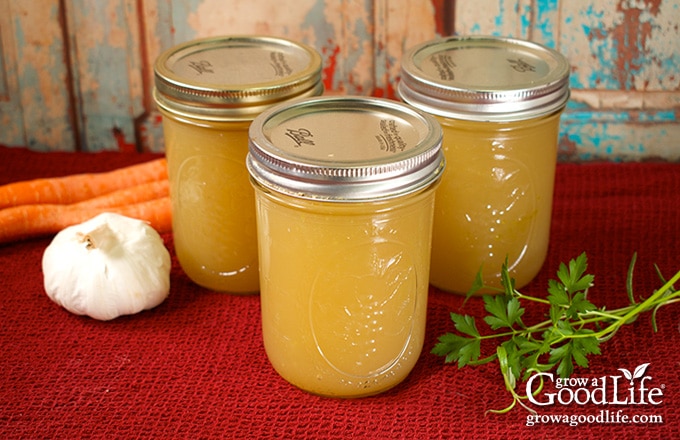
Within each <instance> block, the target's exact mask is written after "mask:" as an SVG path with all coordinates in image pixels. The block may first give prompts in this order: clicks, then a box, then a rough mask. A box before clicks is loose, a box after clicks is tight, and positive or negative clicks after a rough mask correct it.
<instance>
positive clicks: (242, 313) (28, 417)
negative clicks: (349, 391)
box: [0, 148, 680, 439]
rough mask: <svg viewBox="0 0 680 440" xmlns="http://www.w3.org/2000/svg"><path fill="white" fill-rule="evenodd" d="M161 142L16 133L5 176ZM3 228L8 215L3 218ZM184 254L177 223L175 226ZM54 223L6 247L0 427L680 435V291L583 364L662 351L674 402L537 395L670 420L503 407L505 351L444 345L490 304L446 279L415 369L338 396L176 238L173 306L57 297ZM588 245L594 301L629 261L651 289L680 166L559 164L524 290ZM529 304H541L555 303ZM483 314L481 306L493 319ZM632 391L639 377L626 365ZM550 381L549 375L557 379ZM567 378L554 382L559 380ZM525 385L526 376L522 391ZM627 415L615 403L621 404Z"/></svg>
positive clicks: (120, 432)
mask: <svg viewBox="0 0 680 440" xmlns="http://www.w3.org/2000/svg"><path fill="white" fill-rule="evenodd" d="M153 157H156V156H153V155H144V154H142V155H135V154H120V153H96V154H73V153H34V152H29V151H27V150H25V149H16V148H12V149H8V148H0V184H4V183H8V182H12V181H16V180H24V179H30V178H36V177H46V176H58V175H64V174H70V173H77V172H86V171H87V172H97V171H106V170H110V169H113V168H117V167H121V166H124V165H128V164H131V163H134V162H140V161H144V160H149V159H151V158H153ZM0 227H1V226H0ZM164 239H165V242H166V245H167V246H168V248H169V249H171V253H172V236H171V234H167V235H165V236H164ZM49 241H50V238H49V237H45V238H40V239H34V240H29V241H24V242H21V243H14V244H10V245H4V246H0V297H1V298H2V300H1V301H0V304H1V305H0V372H1V373H0V438H3V439H13V438H17V439H19V438H20V439H29V438H52V439H57V438H68V439H72V438H105V439H117V438H125V439H128V438H131V439H134V438H168V439H169V438H173V439H185V438H186V439H189V438H191V439H198V438H231V439H240V438H243V439H246V438H247V439H253V438H261V439H267V438H272V439H293V438H295V439H302V438H315V439H326V438H327V439H335V438H337V439H341V438H371V439H402V438H403V439H415V438H418V439H424V438H480V439H481V438H488V439H511V438H558V437H559V438H603V437H605V436H611V435H616V436H617V437H621V438H638V439H647V438H680V422H679V421H680V411H679V409H680V374H678V370H679V368H680V355H679V354H678V347H680V304H674V305H671V306H668V307H667V308H664V309H662V310H661V311H660V312H659V314H658V316H657V320H658V332H657V333H654V332H653V330H652V327H651V325H650V319H649V315H645V316H644V317H642V318H641V319H638V320H637V321H636V322H634V323H632V324H630V325H627V326H625V327H623V328H622V329H621V330H620V332H619V333H617V334H616V336H614V338H613V339H611V340H610V341H608V342H606V343H603V344H602V346H601V347H602V354H601V355H599V356H591V357H590V367H589V368H587V369H585V368H577V369H576V371H575V373H574V376H575V377H576V376H578V377H586V378H588V379H592V378H600V377H603V376H607V377H608V376H617V375H618V376H622V372H621V371H619V370H618V369H619V368H625V369H627V370H630V371H633V369H635V367H637V366H638V365H641V364H644V363H649V364H650V365H649V367H648V368H647V370H646V375H648V376H650V377H651V378H650V379H649V380H648V382H647V383H646V385H647V386H648V387H650V388H651V387H657V388H660V389H661V391H662V393H663V396H662V398H661V399H660V400H662V402H661V403H660V404H658V405H650V404H647V405H634V404H630V403H629V404H627V405H623V404H621V405H614V404H608V405H596V404H593V403H591V402H587V403H585V404H582V405H579V404H576V403H571V404H568V405H563V404H559V403H556V404H553V405H547V406H543V407H538V406H534V408H535V409H536V410H537V411H538V413H539V414H540V415H550V414H552V415H567V416H574V417H578V416H579V415H581V416H584V417H585V416H587V415H593V416H594V415H597V414H600V411H609V413H611V414H615V413H617V412H619V413H623V414H626V415H628V416H630V417H632V416H634V415H643V416H650V415H655V416H660V417H662V418H663V421H662V423H651V422H647V423H630V424H623V423H611V420H610V423H604V422H602V421H600V422H597V421H592V422H591V423H587V422H586V423H583V424H579V425H578V426H570V425H569V424H564V423H553V422H547V420H545V422H546V423H537V424H535V425H534V426H527V416H528V414H529V413H528V412H527V411H525V410H524V409H522V408H520V407H517V408H515V409H513V410H512V411H510V412H509V413H507V414H502V415H496V414H491V413H487V412H486V411H487V410H489V409H501V408H504V407H505V406H507V405H508V404H509V403H510V402H511V398H510V395H509V394H508V393H507V392H506V390H505V388H504V384H503V379H502V377H501V375H500V372H499V370H498V367H497V365H496V364H486V365H483V366H479V367H465V368H463V369H460V370H459V369H458V368H457V366H456V365H455V364H445V363H444V362H443V359H442V358H440V357H437V356H434V355H432V354H430V353H429V350H430V349H431V348H432V346H433V345H434V344H435V342H436V338H437V337H438V336H439V335H441V334H443V333H445V332H447V331H452V330H453V324H452V323H451V321H450V319H449V313H450V312H451V311H455V312H459V313H467V314H471V315H475V316H482V314H483V311H484V310H483V304H482V302H481V300H479V299H471V300H470V301H468V302H467V303H465V304H463V299H462V298H461V297H459V296H454V295H451V294H446V293H442V292H439V291H436V290H434V289H432V290H431V292H430V299H429V309H428V327H427V334H426V341H425V349H424V350H423V353H422V355H421V358H420V359H419V362H418V364H417V365H416V367H415V369H414V370H413V371H412V373H411V374H410V376H409V377H408V378H407V379H406V380H405V381H404V382H403V383H402V384H401V385H399V386H397V387H396V388H394V389H392V390H390V391H388V392H386V393H384V394H381V395H378V396H375V397H370V398H363V399H356V400H340V399H328V398H323V397H317V396H313V395H309V394H307V393H305V392H303V391H300V390H298V389H296V388H294V387H293V386H291V385H289V384H288V383H287V382H286V381H284V380H283V379H281V378H280V377H279V376H278V375H277V374H276V373H275V372H274V370H273V369H272V368H271V367H270V365H269V363H268V360H267V357H266V354H265V352H264V348H263V346H262V341H261V330H260V322H259V319H260V311H259V298H258V296H245V297H243V296H232V295H228V294H219V293H214V292H210V291H208V290H205V289H202V288H200V287H197V286H196V285H194V284H193V283H192V282H191V281H190V280H188V278H187V277H186V276H185V275H184V273H183V272H182V270H181V268H180V267H179V265H178V263H177V261H176V259H174V253H173V268H172V274H171V277H172V278H171V283H172V287H171V292H170V296H169V297H168V299H167V300H166V301H165V302H164V303H163V304H161V305H160V306H158V307H157V308H156V309H154V310H151V311H147V312H143V313H140V314H137V315H134V316H128V317H121V318H118V319H115V320H113V321H110V322H99V321H96V320H93V319H90V318H87V317H79V316H75V315H72V314H70V313H68V312H67V311H65V310H64V309H62V308H60V307H59V306H57V305H56V304H54V303H53V302H52V301H50V300H49V298H48V297H47V296H46V295H45V292H44V289H43V285H42V273H41V258H42V253H43V251H44V249H45V247H46V246H47V244H48V243H49ZM583 251H585V252H587V254H588V257H589V263H590V264H589V272H590V273H593V274H595V286H594V287H593V288H592V289H591V292H590V296H589V298H590V299H591V301H593V302H594V303H596V304H598V305H603V304H606V305H607V307H608V308H613V307H616V306H623V305H625V304H626V293H625V282H626V272H627V269H628V264H629V262H630V260H631V257H632V256H633V253H634V252H637V253H638V261H637V266H636V271H635V278H634V288H635V292H636V293H637V294H638V295H640V296H643V295H647V294H649V293H651V292H652V291H653V289H655V288H658V287H660V286H661V283H660V282H659V280H658V278H657V276H656V273H655V270H654V264H655V263H656V264H657V265H658V266H659V269H660V270H661V272H662V273H663V274H664V275H666V277H670V276H672V275H673V274H674V273H675V272H676V271H678V270H680V165H677V164H657V163H643V164H603V163H600V164H583V165H576V164H560V165H559V166H558V169H557V177H556V189H555V203H554V216H553V225H552V237H551V244H550V250H549V255H548V258H547V261H546V263H545V265H544V268H543V270H542V272H541V273H540V274H539V275H538V277H537V278H536V279H535V280H534V282H532V283H531V284H530V285H529V286H527V287H526V288H525V289H523V290H524V291H526V293H530V294H534V295H543V296H544V295H546V293H545V292H546V286H547V283H548V279H549V278H552V277H554V274H555V271H556V269H557V267H558V265H559V263H560V262H562V261H567V260H569V259H570V258H573V257H576V256H577V255H578V254H580V253H581V252H583ZM542 313H543V309H541V308H540V306H538V305H536V306H534V305H530V306H528V310H527V315H528V316H527V319H529V318H531V317H533V318H542V315H541V314H542ZM480 322H481V321H480ZM620 386H621V387H622V388H624V387H626V388H627V381H626V380H625V379H622V381H621V385H620ZM547 387H550V385H547ZM550 389H552V390H553V391H554V387H552V388H550ZM520 391H521V389H520ZM610 419H611V417H610Z"/></svg>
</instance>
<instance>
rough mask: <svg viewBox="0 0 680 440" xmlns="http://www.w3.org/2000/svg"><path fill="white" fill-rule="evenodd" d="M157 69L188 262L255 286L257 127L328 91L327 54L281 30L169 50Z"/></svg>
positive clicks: (226, 282) (194, 269)
mask: <svg viewBox="0 0 680 440" xmlns="http://www.w3.org/2000/svg"><path fill="white" fill-rule="evenodd" d="M155 74H156V88H155V90H154V98H155V100H156V103H157V104H158V107H159V109H160V111H161V113H162V115H163V131H164V140H165V151H166V155H167V158H168V174H169V179H170V196H171V199H172V209H173V235H174V246H175V250H176V253H177V258H178V260H179V263H180V265H181V266H182V269H183V270H184V272H186V274H187V275H188V276H189V278H191V279H192V280H193V281H194V282H195V283H197V284H199V285H201V286H204V287H207V288H209V289H213V290H217V291H226V292H231V293H255V292H257V291H258V290H259V274H258V270H259V269H258V256H257V240H256V237H257V234H256V228H255V197H254V193H253V188H252V186H251V185H250V180H249V177H248V172H247V170H246V167H245V159H246V155H247V153H248V127H249V126H250V123H251V121H252V120H253V118H255V116H257V115H258V114H260V113H261V112H262V111H263V110H265V109H266V108H268V107H270V106H271V105H273V104H276V103H279V102H283V101H285V100H289V99H292V98H300V97H307V96H315V95H319V94H321V93H322V91H323V85H322V83H321V57H320V56H319V54H318V53H316V52H315V51H314V50H313V49H311V48H309V47H307V46H304V45H301V44H299V43H294V42H292V41H288V40H285V39H280V38H271V37H258V36H230V37H215V38H206V39H200V40H195V41H190V42H188V43H185V44H181V45H178V46H176V47H173V48H171V49H169V50H167V51H166V52H164V53H163V54H161V56H160V57H159V58H158V60H157V61H156V65H155Z"/></svg>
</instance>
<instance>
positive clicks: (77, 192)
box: [0, 158, 168, 209]
mask: <svg viewBox="0 0 680 440" xmlns="http://www.w3.org/2000/svg"><path fill="white" fill-rule="evenodd" d="M167 178H168V169H167V163H166V160H165V158H159V159H154V160H150V161H147V162H142V163H139V164H135V165H130V166H127V167H124V168H118V169H115V170H113V171H108V172H104V173H83V174H71V175H68V176H63V177H50V178H41V179H34V180H24V181H21V182H14V183H9V184H6V185H2V186H0V209H1V208H7V207H11V206H18V205H35V204H72V203H77V202H80V201H83V200H87V199H91V198H93V197H97V196H101V195H104V194H108V193H111V192H113V191H116V190H120V189H123V188H129V187H132V186H137V185H140V184H143V183H147V182H153V181H158V180H166V179H167Z"/></svg>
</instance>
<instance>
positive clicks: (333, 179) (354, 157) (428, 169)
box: [246, 96, 444, 202]
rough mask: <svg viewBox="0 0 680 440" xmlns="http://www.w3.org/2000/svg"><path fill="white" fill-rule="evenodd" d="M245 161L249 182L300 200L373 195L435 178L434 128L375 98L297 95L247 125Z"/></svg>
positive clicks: (438, 167) (396, 192) (418, 115)
mask: <svg viewBox="0 0 680 440" xmlns="http://www.w3.org/2000/svg"><path fill="white" fill-rule="evenodd" d="M249 136H250V141H249V153H248V157H247V159H246V165H247V167H248V171H249V172H250V175H251V176H252V178H253V179H254V181H255V182H257V183H259V184H260V185H262V186H264V187H266V188H269V189H271V190H274V191H277V192H280V193H284V194H288V195H292V196H294V197H299V198H304V199H316V200H327V201H333V202H357V201H368V200H381V199H388V198H393V197H397V196H401V195H405V194H409V193H412V192H415V191H418V190H420V189H423V188H425V187H426V186H427V185H430V184H432V183H434V182H435V181H437V180H438V179H439V177H440V175H441V173H442V171H443V169H444V156H443V153H442V150H441V142H442V129H441V126H440V125H439V123H438V122H437V121H436V120H435V119H434V117H432V116H431V115H427V114H425V113H423V112H421V111H419V110H417V109H415V108H413V107H411V106H408V105H406V104H403V103H400V102H397V101H393V100H387V99H380V98H368V97H359V96H335V97H317V98H304V99H300V100H296V101H294V102H289V103H285V104H280V105H277V106H275V107H273V108H271V109H269V110H267V111H265V112H264V113H262V114H261V115H259V116H258V117H256V118H255V120H253V122H252V124H251V125H250V133H249Z"/></svg>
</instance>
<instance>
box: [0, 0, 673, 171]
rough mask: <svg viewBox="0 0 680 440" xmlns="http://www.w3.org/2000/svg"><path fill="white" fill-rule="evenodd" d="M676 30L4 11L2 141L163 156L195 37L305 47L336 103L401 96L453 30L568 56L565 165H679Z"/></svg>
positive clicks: (157, 2)
mask: <svg viewBox="0 0 680 440" xmlns="http://www.w3.org/2000/svg"><path fill="white" fill-rule="evenodd" d="M38 3H39V6H38V5H37V4H38ZM678 23H680V2H679V1H678V0H582V1H567V0H416V1H412V0H296V1H293V0H287V1H278V2H272V1H270V0H145V1H143V2H139V1H138V0H103V1H99V2H90V1H88V0H39V1H35V2H25V1H22V0H0V55H1V57H2V59H1V61H0V83H1V84H2V85H0V123H2V126H3V129H2V130H1V131H0V143H5V144H10V145H30V146H31V147H32V148H34V149H38V150H47V149H52V150H67V151H69V150H71V151H72V150H75V149H77V148H82V149H84V150H87V151H97V150H102V149H111V150H115V149H120V150H139V149H142V150H145V151H162V150H163V148H164V147H163V142H162V126H161V123H160V121H161V120H160V116H159V115H158V113H157V112H156V111H155V106H154V103H153V100H152V99H151V90H152V88H153V63H154V60H155V59H156V57H157V56H158V55H159V54H160V53H161V51H163V50H165V49H167V48H169V47H171V46H173V45H175V44H178V43H181V42H184V41H188V40H191V39H195V38H199V37H204V36H214V35H225V34H266V35H275V36H283V37H288V38H291V39H294V40H298V41H302V42H305V43H307V44H309V45H311V46H313V47H315V48H316V49H317V50H318V51H319V52H320V53H321V54H322V57H323V62H324V65H323V69H324V70H323V73H324V83H325V85H326V89H327V93H333V94H361V95H373V96H383V97H388V98H394V86H395V84H396V82H397V80H398V75H399V65H400V59H401V56H402V55H403V52H404V51H405V50H406V49H407V48H409V47H411V46H413V45H415V44H418V43H420V42H422V41H426V40H430V39H432V38H435V37H437V36H439V35H445V34H447V33H448V32H453V33H456V34H491V35H509V36H516V37H519V38H525V39H529V40H533V41H537V42H541V43H543V44H546V45H548V46H550V47H553V48H555V49H557V50H559V51H560V52H562V53H564V54H565V55H566V56H567V58H568V59H569V61H570V63H571V65H572V75H571V87H572V92H573V93H572V99H571V101H570V103H569V106H568V109H567V111H566V112H565V114H564V117H563V121H562V127H563V128H562V133H561V144H560V145H561V155H560V157H561V159H562V160H593V159H611V160H640V159H648V158H652V157H654V158H664V159H667V160H678V161H680V153H679V152H678V150H680V146H676V145H674V144H673V142H674V141H675V140H676V139H678V138H679V137H680V133H678V131H679V129H678V127H679V126H680V25H679V24H678Z"/></svg>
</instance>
